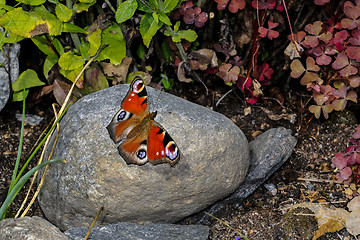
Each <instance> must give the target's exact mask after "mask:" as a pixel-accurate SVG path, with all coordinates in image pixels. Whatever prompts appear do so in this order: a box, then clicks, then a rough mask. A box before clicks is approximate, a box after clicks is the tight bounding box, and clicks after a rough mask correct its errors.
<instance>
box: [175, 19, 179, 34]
mask: <svg viewBox="0 0 360 240" xmlns="http://www.w3.org/2000/svg"><path fill="white" fill-rule="evenodd" d="M179 27H180V21H177V22H176V23H175V26H174V32H178V31H179Z"/></svg>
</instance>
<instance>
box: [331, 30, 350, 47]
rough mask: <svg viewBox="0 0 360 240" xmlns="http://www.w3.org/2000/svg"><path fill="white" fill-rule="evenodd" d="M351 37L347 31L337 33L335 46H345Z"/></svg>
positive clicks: (334, 40)
mask: <svg viewBox="0 0 360 240" xmlns="http://www.w3.org/2000/svg"><path fill="white" fill-rule="evenodd" d="M348 37H349V33H348V31H346V30H342V31H340V32H337V33H335V35H334V39H333V42H334V43H335V44H337V43H340V44H343V43H344V41H345V40H346V39H347V38H348Z"/></svg>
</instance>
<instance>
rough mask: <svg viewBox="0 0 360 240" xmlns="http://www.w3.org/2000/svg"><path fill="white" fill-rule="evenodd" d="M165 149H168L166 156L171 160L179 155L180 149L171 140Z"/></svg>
mask: <svg viewBox="0 0 360 240" xmlns="http://www.w3.org/2000/svg"><path fill="white" fill-rule="evenodd" d="M165 151H166V156H167V157H168V158H170V160H174V159H176V158H177V156H178V149H177V146H176V145H175V143H174V142H169V143H168V144H167V145H166V148H165Z"/></svg>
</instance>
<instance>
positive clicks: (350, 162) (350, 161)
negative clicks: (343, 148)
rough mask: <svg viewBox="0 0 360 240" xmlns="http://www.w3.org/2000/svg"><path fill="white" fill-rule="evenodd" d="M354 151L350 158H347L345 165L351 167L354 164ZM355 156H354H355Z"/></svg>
mask: <svg viewBox="0 0 360 240" xmlns="http://www.w3.org/2000/svg"><path fill="white" fill-rule="evenodd" d="M354 153H355V151H353V152H352V153H351V154H350V156H349V157H348V158H347V165H349V166H352V165H354V164H355V163H356V158H355V157H354ZM355 156H356V155H355Z"/></svg>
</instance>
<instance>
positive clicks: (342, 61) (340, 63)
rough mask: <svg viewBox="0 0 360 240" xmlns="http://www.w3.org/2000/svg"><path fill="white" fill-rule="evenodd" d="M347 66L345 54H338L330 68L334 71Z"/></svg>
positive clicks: (347, 60) (347, 61)
mask: <svg viewBox="0 0 360 240" xmlns="http://www.w3.org/2000/svg"><path fill="white" fill-rule="evenodd" d="M347 65H349V59H348V57H347V56H346V54H345V53H339V54H338V55H337V57H336V60H335V61H334V62H333V63H332V64H331V66H332V67H333V68H334V69H336V70H339V69H342V68H344V67H345V66H347Z"/></svg>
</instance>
